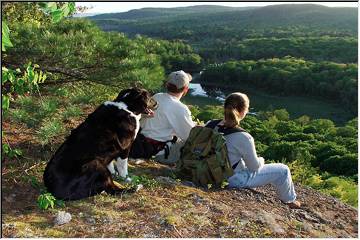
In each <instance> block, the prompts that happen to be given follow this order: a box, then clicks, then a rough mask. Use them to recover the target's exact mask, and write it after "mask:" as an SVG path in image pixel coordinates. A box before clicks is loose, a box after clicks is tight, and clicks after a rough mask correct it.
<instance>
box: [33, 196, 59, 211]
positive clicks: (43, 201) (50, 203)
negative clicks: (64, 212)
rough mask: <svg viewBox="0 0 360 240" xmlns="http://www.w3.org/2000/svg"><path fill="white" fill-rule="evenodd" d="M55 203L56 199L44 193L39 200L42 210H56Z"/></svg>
mask: <svg viewBox="0 0 360 240" xmlns="http://www.w3.org/2000/svg"><path fill="white" fill-rule="evenodd" d="M55 201H56V198H55V197H54V196H53V195H52V194H51V193H43V194H41V195H40V196H39V197H38V199H37V203H38V207H39V208H40V209H42V210H46V209H48V208H49V207H50V208H54V206H55Z"/></svg>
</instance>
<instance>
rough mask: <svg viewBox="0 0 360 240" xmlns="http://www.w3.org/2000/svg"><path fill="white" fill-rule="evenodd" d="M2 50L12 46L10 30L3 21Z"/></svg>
mask: <svg viewBox="0 0 360 240" xmlns="http://www.w3.org/2000/svg"><path fill="white" fill-rule="evenodd" d="M1 25H2V26H1V51H4V52H5V51H6V48H9V47H12V46H13V45H12V43H11V41H10V36H9V35H10V30H9V27H8V25H7V24H6V22H2V23H1Z"/></svg>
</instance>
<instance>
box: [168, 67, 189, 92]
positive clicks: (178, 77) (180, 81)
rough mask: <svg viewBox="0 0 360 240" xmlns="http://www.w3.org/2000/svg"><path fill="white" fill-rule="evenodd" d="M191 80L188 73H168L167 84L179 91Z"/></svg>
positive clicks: (181, 71)
mask: <svg viewBox="0 0 360 240" xmlns="http://www.w3.org/2000/svg"><path fill="white" fill-rule="evenodd" d="M191 79H192V77H191V75H190V74H189V73H186V72H184V71H183V70H180V71H176V72H172V73H170V74H169V77H168V81H167V82H168V83H171V84H173V85H175V86H176V88H177V89H180V88H183V87H185V86H188V85H189V83H190V81H191Z"/></svg>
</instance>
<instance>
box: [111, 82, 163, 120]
mask: <svg viewBox="0 0 360 240" xmlns="http://www.w3.org/2000/svg"><path fill="white" fill-rule="evenodd" d="M114 102H123V103H125V104H126V105H127V106H128V109H129V111H132V112H133V113H134V114H136V115H138V114H145V115H151V114H153V110H155V109H156V108H157V105H158V104H157V102H156V101H155V100H154V99H153V98H152V97H151V94H150V93H149V92H148V91H146V90H145V89H141V88H137V87H134V88H129V89H125V90H122V91H121V92H120V93H119V95H118V96H117V97H116V99H115V100H114Z"/></svg>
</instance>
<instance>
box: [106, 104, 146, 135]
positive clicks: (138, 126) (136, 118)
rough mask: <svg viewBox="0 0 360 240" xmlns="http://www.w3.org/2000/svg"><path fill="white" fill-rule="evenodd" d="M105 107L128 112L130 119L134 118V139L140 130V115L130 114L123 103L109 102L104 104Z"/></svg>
mask: <svg viewBox="0 0 360 240" xmlns="http://www.w3.org/2000/svg"><path fill="white" fill-rule="evenodd" d="M104 105H105V106H108V105H112V106H115V107H117V108H118V109H120V110H124V111H126V112H128V113H129V114H130V116H131V117H133V118H135V122H136V128H135V135H134V139H135V138H136V136H137V134H138V132H139V129H140V118H141V114H138V115H135V114H134V113H133V112H131V111H130V110H128V106H127V105H126V104H125V103H123V102H111V101H106V102H105V103H104Z"/></svg>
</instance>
